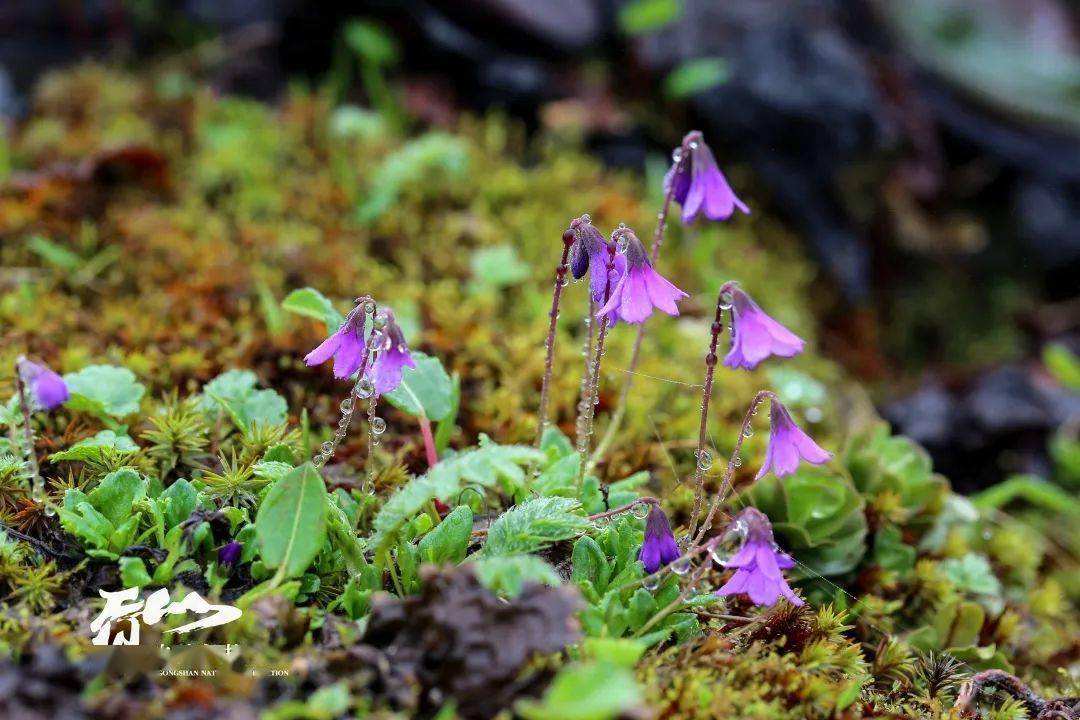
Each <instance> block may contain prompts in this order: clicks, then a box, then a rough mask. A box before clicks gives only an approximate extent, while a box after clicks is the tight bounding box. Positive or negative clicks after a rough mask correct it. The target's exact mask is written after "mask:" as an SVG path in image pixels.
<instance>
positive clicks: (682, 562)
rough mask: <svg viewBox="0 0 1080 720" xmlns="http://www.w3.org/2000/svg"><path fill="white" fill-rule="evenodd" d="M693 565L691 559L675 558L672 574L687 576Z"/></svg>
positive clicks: (684, 557) (672, 564)
mask: <svg viewBox="0 0 1080 720" xmlns="http://www.w3.org/2000/svg"><path fill="white" fill-rule="evenodd" d="M692 566H693V564H692V563H691V562H690V558H688V557H686V556H685V555H683V556H682V557H678V558H675V560H673V561H672V563H671V572H673V573H675V574H676V575H685V574H686V573H688V572H690V568H691V567H692Z"/></svg>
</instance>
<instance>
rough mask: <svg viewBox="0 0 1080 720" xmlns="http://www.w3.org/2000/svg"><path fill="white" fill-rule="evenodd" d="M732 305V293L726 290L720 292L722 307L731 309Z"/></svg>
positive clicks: (722, 308)
mask: <svg viewBox="0 0 1080 720" xmlns="http://www.w3.org/2000/svg"><path fill="white" fill-rule="evenodd" d="M731 305H732V302H731V293H730V292H727V291H724V292H722V293H720V309H721V310H730V309H731Z"/></svg>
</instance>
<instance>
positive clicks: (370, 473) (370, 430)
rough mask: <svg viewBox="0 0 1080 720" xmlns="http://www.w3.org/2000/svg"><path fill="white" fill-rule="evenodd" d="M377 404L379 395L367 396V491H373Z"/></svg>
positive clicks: (376, 442)
mask: <svg viewBox="0 0 1080 720" xmlns="http://www.w3.org/2000/svg"><path fill="white" fill-rule="evenodd" d="M378 405H379V396H378V395H372V396H371V397H370V398H368V405H367V460H366V462H367V480H366V481H365V484H366V485H367V491H368V492H374V491H375V446H376V445H377V444H378V440H376V438H375V410H376V408H378Z"/></svg>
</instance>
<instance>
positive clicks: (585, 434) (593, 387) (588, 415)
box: [577, 243, 615, 490]
mask: <svg viewBox="0 0 1080 720" xmlns="http://www.w3.org/2000/svg"><path fill="white" fill-rule="evenodd" d="M607 251H608V260H607V280H606V282H605V285H604V299H603V300H604V303H605V304H606V303H607V302H608V301H609V300H610V299H611V290H612V288H611V274H612V272H613V271H614V270H615V245H614V244H613V243H612V244H608V246H607ZM598 320H599V322H600V330H599V331H597V334H596V348H595V349H594V351H593V359H592V367H591V368H590V369H589V375H590V378H589V391H588V393H586V396H585V401H584V403H583V405H582V407H581V408H580V413H579V415H578V436H577V451H578V455H579V456H580V457H581V462H580V463H579V469H578V482H577V485H578V490H580V489H581V484H582V482H584V480H585V471H586V467H585V465H586V463H585V458H586V457H588V453H589V441H590V439H591V438H592V430H593V416H594V414H595V411H596V400H597V397H598V393H599V391H600V361H601V359H602V358H603V357H604V340H605V338H606V337H607V331H608V327H609V326H610V325H611V320H609V319H608V318H607V317H605V316H600V317H598Z"/></svg>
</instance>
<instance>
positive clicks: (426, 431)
mask: <svg viewBox="0 0 1080 720" xmlns="http://www.w3.org/2000/svg"><path fill="white" fill-rule="evenodd" d="M420 434H421V435H422V436H423V437H424V453H425V454H426V455H427V464H428V467H429V468H433V467H435V466H436V465H438V464H439V453H438V451H437V450H436V449H435V436H434V435H432V433H431V421H430V420H428V419H427V416H426V415H421V416H420Z"/></svg>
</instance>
